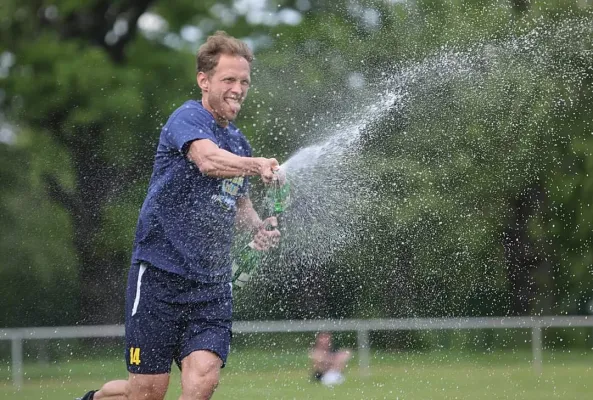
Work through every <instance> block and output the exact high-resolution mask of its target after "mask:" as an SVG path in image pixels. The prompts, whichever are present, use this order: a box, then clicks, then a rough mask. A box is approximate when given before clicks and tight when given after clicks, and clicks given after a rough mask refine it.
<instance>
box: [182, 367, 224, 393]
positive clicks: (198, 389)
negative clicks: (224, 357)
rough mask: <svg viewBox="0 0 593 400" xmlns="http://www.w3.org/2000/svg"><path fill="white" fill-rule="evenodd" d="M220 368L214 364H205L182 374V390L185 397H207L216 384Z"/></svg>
mask: <svg viewBox="0 0 593 400" xmlns="http://www.w3.org/2000/svg"><path fill="white" fill-rule="evenodd" d="M219 380H220V368H219V367H218V366H215V365H205V366H202V367H200V368H195V369H194V370H193V371H192V372H191V373H188V374H186V375H185V376H184V379H183V381H182V391H183V395H184V398H187V399H196V400H197V399H200V400H201V399H209V398H210V397H211V396H212V393H213V392H214V390H215V389H216V387H217V386H218V382H219Z"/></svg>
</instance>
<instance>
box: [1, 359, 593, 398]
mask: <svg viewBox="0 0 593 400" xmlns="http://www.w3.org/2000/svg"><path fill="white" fill-rule="evenodd" d="M592 358H593V354H591V353H583V352H574V351H572V352H569V351H563V352H549V351H548V352H546V353H545V354H544V360H545V361H544V365H543V373H542V374H541V375H537V374H536V373H535V372H534V371H533V368H532V364H531V354H530V353H529V352H528V351H521V352H507V353H504V352H495V353H484V354H478V353H463V352H430V353H375V354H374V355H373V358H372V359H371V369H370V376H363V375H361V374H360V372H359V369H358V365H357V362H358V361H357V360H356V359H353V360H352V363H351V365H350V366H349V367H348V369H347V371H346V378H347V379H346V382H345V383H344V384H343V385H341V386H338V387H335V388H327V387H324V386H321V385H319V384H314V383H311V382H310V381H309V370H308V364H307V358H306V355H305V354H304V353H295V352H287V351H278V352H271V351H269V352H265V351H252V350H250V351H248V350H242V351H236V352H234V353H231V357H230V358H229V364H228V367H227V368H225V369H224V370H223V373H222V378H221V384H220V387H219V389H218V391H217V392H216V394H215V396H214V398H215V399H247V400H248V399H257V400H262V399H405V400H414V399H417V400H427V399H522V400H530V399H533V400H535V399H537V400H540V399H584V398H590V396H591V393H592V391H593V380H592V379H591V375H592V372H593V371H592V368H593V363H592V362H591V361H593V359H592ZM125 374H126V372H125V367H124V366H123V362H122V361H120V360H117V359H113V358H110V359H105V360H87V361H79V360H76V361H74V360H73V361H65V362H61V363H55V364H50V365H46V366H43V365H40V364H27V365H26V366H25V385H24V387H23V388H22V390H21V391H20V392H15V390H14V388H13V387H12V383H11V381H10V371H9V369H8V364H4V365H3V366H2V368H1V369H0V399H26V400H35V399H47V400H58V399H73V398H74V397H76V396H79V395H81V394H82V393H84V392H85V391H86V390H89V389H93V388H98V387H99V386H100V385H101V384H102V383H103V382H104V381H106V380H111V379H114V378H122V377H124V376H125ZM178 381H179V373H178V371H176V370H175V371H174V373H173V377H172V385H171V388H170V390H169V393H168V395H167V399H177V398H178V396H179V382H178Z"/></svg>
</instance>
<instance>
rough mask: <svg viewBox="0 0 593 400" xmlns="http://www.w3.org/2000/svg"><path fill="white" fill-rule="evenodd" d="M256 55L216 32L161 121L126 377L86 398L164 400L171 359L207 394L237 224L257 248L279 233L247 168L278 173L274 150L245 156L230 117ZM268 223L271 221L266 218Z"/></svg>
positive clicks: (224, 346)
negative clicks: (255, 201) (198, 96)
mask: <svg viewBox="0 0 593 400" xmlns="http://www.w3.org/2000/svg"><path fill="white" fill-rule="evenodd" d="M252 59H253V55H252V53H251V51H250V50H249V48H248V47H247V46H246V45H245V43H243V42H241V41H239V40H237V39H235V38H233V37H230V36H228V35H227V34H226V33H224V32H217V33H216V34H214V35H213V36H210V37H209V38H208V40H207V41H206V43H205V44H203V45H202V46H201V47H200V49H199V50H198V54H197V82H198V85H199V87H200V89H201V90H202V100H201V102H198V101H193V100H190V101H188V102H186V103H185V104H183V105H182V106H181V107H179V108H178V109H177V110H176V111H175V112H173V114H172V115H171V117H170V118H169V120H168V122H167V123H166V125H165V126H164V127H163V129H162V132H161V136H160V140H159V145H158V148H157V152H156V157H155V163H154V169H153V174H152V177H151V180H150V184H149V188H148V194H147V196H146V199H145V201H144V204H143V206H142V209H141V211H140V216H139V218H138V226H137V230H136V237H135V241H134V248H133V255H132V266H131V268H130V273H129V277H128V290H127V296H126V362H127V367H128V371H129V377H128V380H127V381H124V380H120V381H113V382H109V383H107V384H105V385H104V386H103V387H102V388H101V390H99V391H96V392H95V391H91V392H89V393H87V394H86V395H85V396H84V397H83V399H84V400H88V399H95V400H103V399H111V400H115V399H129V400H140V399H142V400H162V399H163V398H164V397H165V393H166V391H167V387H168V384H169V373H170V370H171V364H172V361H175V362H176V363H177V365H178V366H179V367H180V368H181V386H182V395H181V397H180V400H197V399H209V398H210V397H211V396H212V394H213V392H214V390H215V388H216V386H217V384H218V380H219V372H220V369H221V368H222V367H223V366H224V364H225V362H226V358H227V355H228V352H229V347H230V339H231V313H232V292H231V289H232V287H231V284H230V280H231V258H230V247H231V242H232V240H233V230H234V227H235V224H236V225H238V226H239V227H240V228H242V229H246V230H249V231H251V232H253V233H254V241H255V243H256V248H257V249H258V250H267V249H268V248H270V247H271V246H274V245H275V244H276V243H277V241H278V238H279V236H280V232H278V230H276V229H275V227H276V226H277V221H276V219H275V218H273V217H272V218H268V219H266V220H264V221H262V220H260V218H259V217H258V215H257V213H256V211H255V210H254V208H253V206H252V203H251V201H250V199H249V196H248V178H247V177H249V176H260V177H261V179H262V180H263V181H264V182H265V183H271V182H273V181H274V180H278V179H279V175H278V174H276V173H275V172H276V171H277V170H278V162H277V161H276V160H275V159H273V158H262V157H258V158H255V157H251V148H250V146H249V144H248V142H247V140H246V138H245V137H244V136H243V134H242V133H241V132H240V131H239V130H238V129H237V128H236V127H235V126H234V125H233V124H232V122H231V121H233V120H234V119H235V118H236V117H237V115H238V113H239V111H240V109H241V105H242V103H243V101H244V100H245V97H246V95H247V91H248V89H249V85H250V83H251V81H250V71H251V61H252ZM269 226H271V227H273V228H274V229H272V230H268V229H266V228H267V227H269Z"/></svg>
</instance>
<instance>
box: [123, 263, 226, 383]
mask: <svg viewBox="0 0 593 400" xmlns="http://www.w3.org/2000/svg"><path fill="white" fill-rule="evenodd" d="M232 308H233V300H232V288H231V284H230V283H213V284H205V283H200V282H196V281H193V280H188V279H186V278H184V277H182V276H180V275H177V274H173V273H170V272H167V271H163V270H161V269H158V268H156V267H154V266H152V265H150V264H147V263H142V264H133V265H132V267H131V268H130V272H129V275H128V289H127V294H126V363H127V365H128V371H129V372H131V373H134V374H161V373H169V372H171V364H172V363H173V361H175V362H176V363H177V365H178V366H181V360H183V358H184V357H186V356H187V355H189V354H190V353H192V352H194V351H196V350H209V351H211V352H213V353H215V354H217V355H218V356H219V357H220V359H221V360H222V362H223V366H224V364H225V363H226V359H227V356H228V354H229V349H230V343H231V315H232Z"/></svg>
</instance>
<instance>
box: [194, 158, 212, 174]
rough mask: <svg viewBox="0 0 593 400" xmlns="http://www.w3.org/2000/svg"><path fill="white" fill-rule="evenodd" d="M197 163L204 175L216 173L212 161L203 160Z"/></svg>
mask: <svg viewBox="0 0 593 400" xmlns="http://www.w3.org/2000/svg"><path fill="white" fill-rule="evenodd" d="M196 165H197V167H198V169H199V170H200V172H201V173H202V174H203V175H210V176H211V175H214V173H215V172H216V167H215V166H214V163H212V162H210V161H207V160H203V161H201V162H197V163H196Z"/></svg>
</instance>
